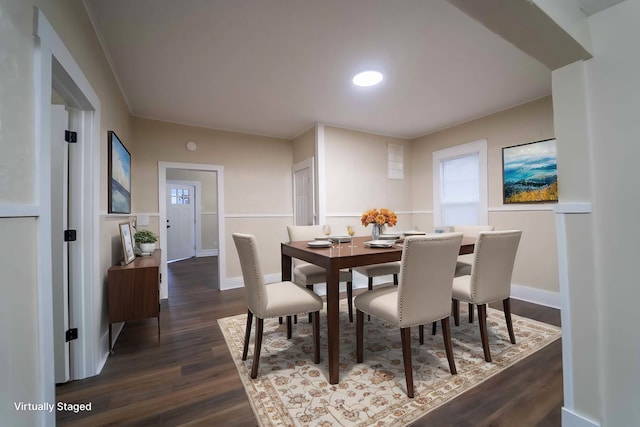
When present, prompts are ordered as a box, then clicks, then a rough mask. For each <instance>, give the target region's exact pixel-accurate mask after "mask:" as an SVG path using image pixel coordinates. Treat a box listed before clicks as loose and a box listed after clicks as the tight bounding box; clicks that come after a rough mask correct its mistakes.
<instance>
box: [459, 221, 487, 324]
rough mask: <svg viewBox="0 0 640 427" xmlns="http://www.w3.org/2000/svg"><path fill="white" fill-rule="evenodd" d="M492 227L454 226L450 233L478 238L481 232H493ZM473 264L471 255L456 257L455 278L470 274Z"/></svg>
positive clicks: (470, 311) (470, 310)
mask: <svg viewBox="0 0 640 427" xmlns="http://www.w3.org/2000/svg"><path fill="white" fill-rule="evenodd" d="M494 229H495V227H494V226H493V225H454V226H453V227H452V231H454V232H456V233H462V234H463V235H464V237H472V238H474V239H477V238H478V233H480V232H481V231H493V230H494ZM472 264H473V254H465V255H459V256H458V263H457V264H456V277H458V276H465V275H467V274H471V265H472ZM468 311H469V323H473V304H469V310H468ZM455 320H456V326H460V318H456V319H455Z"/></svg>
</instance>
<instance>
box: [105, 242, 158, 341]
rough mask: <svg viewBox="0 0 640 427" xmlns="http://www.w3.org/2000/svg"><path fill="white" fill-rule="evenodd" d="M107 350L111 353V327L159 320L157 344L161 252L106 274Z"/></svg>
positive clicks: (110, 269)
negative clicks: (126, 323) (148, 319)
mask: <svg viewBox="0 0 640 427" xmlns="http://www.w3.org/2000/svg"><path fill="white" fill-rule="evenodd" d="M108 294H109V350H110V351H113V346H114V343H113V340H112V326H113V324H114V323H119V322H126V321H130V320H140V319H146V318H149V317H157V318H158V341H160V250H159V249H156V250H155V251H154V252H153V253H152V254H151V255H149V256H142V257H136V259H135V260H133V261H131V262H130V263H129V264H127V265H114V266H113V267H111V268H109V272H108Z"/></svg>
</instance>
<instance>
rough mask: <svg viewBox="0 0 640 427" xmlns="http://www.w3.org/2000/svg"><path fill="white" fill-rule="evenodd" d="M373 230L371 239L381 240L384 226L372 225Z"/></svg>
mask: <svg viewBox="0 0 640 427" xmlns="http://www.w3.org/2000/svg"><path fill="white" fill-rule="evenodd" d="M372 225H373V228H372V229H371V238H372V239H373V240H380V235H381V234H382V227H384V225H378V224H375V223H374V224H372Z"/></svg>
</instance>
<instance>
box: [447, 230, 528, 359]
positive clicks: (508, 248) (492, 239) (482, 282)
mask: <svg viewBox="0 0 640 427" xmlns="http://www.w3.org/2000/svg"><path fill="white" fill-rule="evenodd" d="M521 235H522V231H520V230H507V231H483V232H480V233H479V234H478V239H477V240H476V245H475V249H474V252H473V255H474V260H473V264H472V267H471V274H470V275H465V276H458V277H456V278H454V279H453V315H454V319H458V318H459V301H466V302H468V303H469V304H474V305H477V306H478V322H479V323H480V337H481V339H482V348H483V350H484V359H485V360H486V361H487V362H491V352H490V350H489V337H488V334H487V304H488V303H490V302H494V301H500V300H502V306H503V309H504V317H505V320H506V322H507V329H508V331H509V338H510V340H511V343H512V344H515V343H516V338H515V335H514V333H513V325H512V323H511V302H510V301H511V300H510V297H511V275H512V274H513V264H514V262H515V259H516V252H517V250H518V245H519V244H520V237H521ZM458 324H459V323H458V322H456V325H458Z"/></svg>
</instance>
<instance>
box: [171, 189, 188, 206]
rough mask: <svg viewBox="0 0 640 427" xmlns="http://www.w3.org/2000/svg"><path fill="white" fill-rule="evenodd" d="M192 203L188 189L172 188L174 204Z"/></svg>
mask: <svg viewBox="0 0 640 427" xmlns="http://www.w3.org/2000/svg"><path fill="white" fill-rule="evenodd" d="M190 203H191V197H190V195H189V190H188V189H186V188H185V189H182V188H172V189H171V204H172V205H188V204H190Z"/></svg>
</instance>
